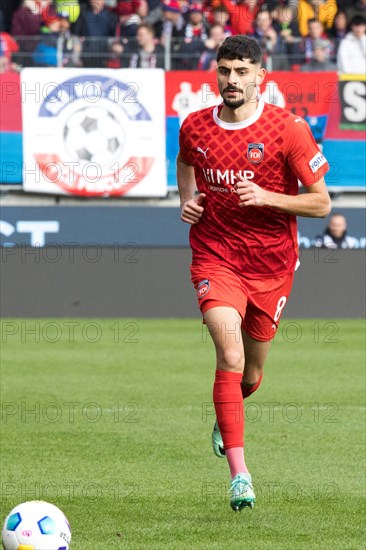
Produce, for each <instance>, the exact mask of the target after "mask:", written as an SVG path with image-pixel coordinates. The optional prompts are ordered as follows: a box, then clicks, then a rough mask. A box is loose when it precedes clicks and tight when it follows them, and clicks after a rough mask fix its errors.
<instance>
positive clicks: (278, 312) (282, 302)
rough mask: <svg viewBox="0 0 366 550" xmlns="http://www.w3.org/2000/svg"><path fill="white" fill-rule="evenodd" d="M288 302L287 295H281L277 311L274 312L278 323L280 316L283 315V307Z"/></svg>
mask: <svg viewBox="0 0 366 550" xmlns="http://www.w3.org/2000/svg"><path fill="white" fill-rule="evenodd" d="M286 302H287V298H286V296H281V298H280V299H279V300H278V302H277V309H276V313H275V314H274V320H275V321H276V323H277V321H278V320H279V318H280V317H281V313H282V310H283V308H284V307H285V305H286Z"/></svg>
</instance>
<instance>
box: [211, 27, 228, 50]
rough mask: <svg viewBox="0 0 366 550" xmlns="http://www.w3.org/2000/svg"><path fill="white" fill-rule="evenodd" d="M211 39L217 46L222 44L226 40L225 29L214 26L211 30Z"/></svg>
mask: <svg viewBox="0 0 366 550" xmlns="http://www.w3.org/2000/svg"><path fill="white" fill-rule="evenodd" d="M210 38H212V40H213V41H214V42H215V44H218V45H220V44H222V43H223V41H224V40H225V33H224V29H223V28H222V27H221V25H214V26H213V27H211V29H210Z"/></svg>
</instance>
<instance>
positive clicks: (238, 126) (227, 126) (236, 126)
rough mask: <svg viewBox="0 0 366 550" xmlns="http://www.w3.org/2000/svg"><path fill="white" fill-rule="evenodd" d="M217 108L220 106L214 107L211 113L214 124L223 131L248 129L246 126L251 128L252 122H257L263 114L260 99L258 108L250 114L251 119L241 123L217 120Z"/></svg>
mask: <svg viewBox="0 0 366 550" xmlns="http://www.w3.org/2000/svg"><path fill="white" fill-rule="evenodd" d="M219 107H220V105H216V107H215V108H214V110H213V113H212V114H213V118H214V121H215V122H216V124H217V125H218V126H220V128H223V129H224V130H242V129H243V128H248V126H251V124H254V122H257V120H258V119H259V117H260V116H261V114H262V112H263V109H264V101H263V99H262V98H261V97H260V98H259V101H258V106H257V109H256V110H255V112H254V113H253V114H252V116H251V117H249V118H247V119H246V120H243V121H242V122H224V121H223V120H221V119H220V118H219Z"/></svg>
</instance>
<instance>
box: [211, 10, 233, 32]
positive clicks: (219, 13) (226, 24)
mask: <svg viewBox="0 0 366 550" xmlns="http://www.w3.org/2000/svg"><path fill="white" fill-rule="evenodd" d="M212 24H213V25H222V27H223V28H224V33H225V38H226V37H227V36H231V35H232V34H233V29H232V27H231V25H230V15H229V14H228V12H227V9H226V8H225V6H223V5H222V4H221V5H220V6H217V7H216V8H215V9H214V10H213V23H212Z"/></svg>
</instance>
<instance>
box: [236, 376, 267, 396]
mask: <svg viewBox="0 0 366 550" xmlns="http://www.w3.org/2000/svg"><path fill="white" fill-rule="evenodd" d="M262 378H263V374H261V375H260V378H259V380H258V382H257V383H256V384H253V385H252V386H251V385H249V384H245V386H244V385H241V394H242V396H243V399H245V398H246V397H249V396H250V395H252V393H254V392H255V391H257V389H258V388H259V386H260V385H261V382H262Z"/></svg>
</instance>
